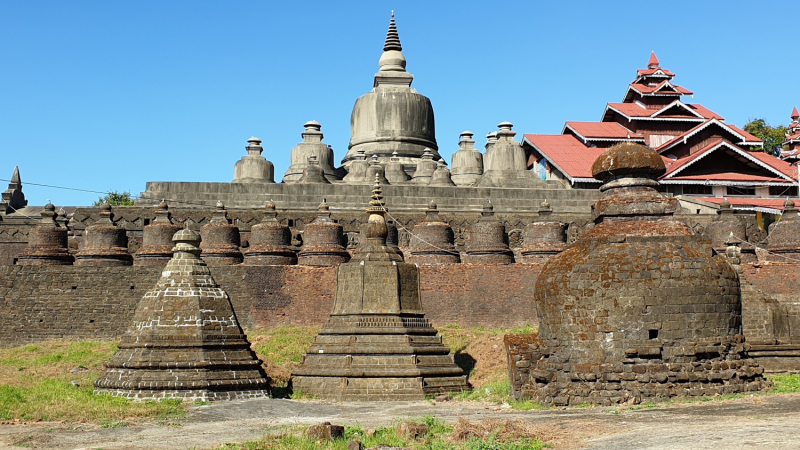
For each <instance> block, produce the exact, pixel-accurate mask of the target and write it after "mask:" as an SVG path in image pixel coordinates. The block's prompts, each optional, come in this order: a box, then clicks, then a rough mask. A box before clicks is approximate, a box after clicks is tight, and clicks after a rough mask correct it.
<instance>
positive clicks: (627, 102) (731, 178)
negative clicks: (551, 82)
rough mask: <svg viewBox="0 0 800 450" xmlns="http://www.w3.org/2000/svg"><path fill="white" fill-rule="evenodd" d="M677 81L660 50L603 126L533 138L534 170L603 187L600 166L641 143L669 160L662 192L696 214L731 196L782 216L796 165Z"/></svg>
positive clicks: (569, 127)
mask: <svg viewBox="0 0 800 450" xmlns="http://www.w3.org/2000/svg"><path fill="white" fill-rule="evenodd" d="M674 77H675V74H674V73H673V72H671V71H669V70H668V69H664V68H662V67H661V64H660V63H659V61H658V58H657V57H656V55H655V52H654V53H653V54H652V55H651V56H650V60H649V61H648V64H647V68H646V69H639V70H637V71H636V78H635V79H634V80H633V81H632V82H631V83H630V84H629V85H628V89H627V91H626V92H625V96H624V97H623V100H622V102H620V103H608V104H607V105H606V108H605V110H604V111H603V116H602V119H601V121H600V122H567V123H566V124H565V125H564V128H563V130H562V132H561V134H558V135H544V134H525V135H524V138H523V141H522V145H523V147H524V148H525V151H526V154H527V156H528V167H529V168H530V169H531V170H534V171H536V172H537V173H538V174H539V176H540V177H541V178H542V179H548V180H550V179H555V180H562V181H565V182H568V183H569V184H570V185H571V186H572V187H574V188H579V189H580V188H584V189H596V188H598V187H599V183H600V182H599V181H597V180H595V179H594V178H593V177H592V175H591V165H592V162H593V161H594V160H595V159H596V158H597V157H598V156H600V154H602V153H603V151H604V150H605V149H606V148H608V147H610V146H612V145H614V144H617V143H619V142H636V143H640V144H645V145H647V146H649V147H650V148H652V149H653V150H655V151H656V152H658V153H659V154H660V155H661V157H662V158H663V160H664V163H665V165H666V167H667V172H666V173H665V174H664V175H663V176H661V177H660V179H659V182H660V183H661V184H662V189H663V190H664V191H665V192H666V193H669V194H672V195H674V196H676V197H678V198H679V199H680V200H681V205H682V206H683V207H684V209H686V210H687V211H688V212H691V213H698V214H701V213H710V212H712V211H714V210H716V209H717V208H718V205H719V204H720V203H721V202H722V201H723V199H724V198H727V199H728V201H729V202H730V203H731V204H732V205H733V207H734V208H736V209H742V210H751V211H757V212H766V213H772V214H779V213H780V211H781V210H782V209H783V202H784V201H785V199H786V198H787V197H788V196H791V197H793V198H796V197H797V195H798V194H797V184H798V182H797V167H796V165H793V164H792V162H791V161H790V160H788V159H786V160H784V159H780V158H776V157H774V156H772V155H769V154H767V153H765V152H764V151H763V150H762V147H763V142H762V141H761V140H760V139H759V138H757V137H755V136H753V135H752V134H750V133H748V132H746V131H744V130H742V129H741V128H739V127H737V126H736V125H733V124H729V123H726V122H725V119H724V118H723V117H722V116H721V115H719V114H717V113H715V112H714V111H711V110H710V109H708V108H706V107H704V106H703V105H700V104H697V103H686V102H684V101H683V100H682V99H683V98H684V96H690V95H692V94H693V93H692V91H690V90H688V89H686V88H684V87H682V86H679V85H677V84H675V83H674V82H673V78H674ZM796 116H797V110H796V109H795V111H794V115H793V119H794V120H795V121H794V122H793V124H794V128H792V129H793V130H794V133H795V135H793V136H789V137H787V143H793V145H794V147H793V148H794V149H800V125H798V124H797V117H796ZM797 153H800V152H797ZM796 158H800V155H798V156H796Z"/></svg>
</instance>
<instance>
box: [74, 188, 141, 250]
mask: <svg viewBox="0 0 800 450" xmlns="http://www.w3.org/2000/svg"><path fill="white" fill-rule="evenodd" d="M131 264H133V257H132V256H131V254H130V253H128V235H127V234H126V232H125V229H124V228H121V227H118V226H117V224H115V223H114V211H112V209H111V205H110V204H109V203H108V202H105V203H103V206H102V210H101V212H100V220H98V221H97V223H95V224H94V225H89V226H88V227H86V230H85V231H84V243H83V247H82V248H81V250H80V251H79V252H78V253H77V254H76V255H75V265H76V266H130V265H131Z"/></svg>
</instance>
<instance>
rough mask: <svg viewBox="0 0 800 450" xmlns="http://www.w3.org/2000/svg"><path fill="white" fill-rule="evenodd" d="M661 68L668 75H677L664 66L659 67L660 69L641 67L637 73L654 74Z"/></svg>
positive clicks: (641, 74) (642, 74)
mask: <svg viewBox="0 0 800 450" xmlns="http://www.w3.org/2000/svg"><path fill="white" fill-rule="evenodd" d="M659 70H660V71H662V72H664V74H666V75H667V76H670V77H674V76H675V74H674V73H672V72H670V71H669V70H667V69H662V68H658V69H639V70H637V71H636V73H637V74H638V75H639V76H644V75H652V74H654V73H656V71H659Z"/></svg>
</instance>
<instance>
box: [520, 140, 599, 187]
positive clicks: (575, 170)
mask: <svg viewBox="0 0 800 450" xmlns="http://www.w3.org/2000/svg"><path fill="white" fill-rule="evenodd" d="M524 139H525V140H526V141H528V142H529V143H530V144H532V145H533V146H534V147H536V148H537V149H538V150H539V151H540V152H542V153H543V154H544V156H545V157H546V158H547V160H548V161H549V162H551V163H552V164H553V165H555V166H556V168H558V169H559V170H561V171H562V172H564V175H567V176H568V177H570V178H594V177H593V176H592V164H594V161H595V160H596V159H597V158H598V157H599V156H600V155H602V154H603V152H604V151H606V149H604V148H594V147H587V146H585V145H583V143H581V141H579V140H578V139H577V138H576V137H575V136H573V135H571V134H526V135H525V136H524Z"/></svg>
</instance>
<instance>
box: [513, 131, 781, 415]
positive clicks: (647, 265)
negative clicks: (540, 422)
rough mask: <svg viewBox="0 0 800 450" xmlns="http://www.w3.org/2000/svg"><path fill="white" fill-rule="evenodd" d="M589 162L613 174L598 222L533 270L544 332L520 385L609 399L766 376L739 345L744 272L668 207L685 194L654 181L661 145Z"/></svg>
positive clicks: (564, 399) (559, 396) (549, 394)
mask: <svg viewBox="0 0 800 450" xmlns="http://www.w3.org/2000/svg"><path fill="white" fill-rule="evenodd" d="M592 172H593V174H594V175H595V177H596V178H598V179H601V180H602V181H604V182H605V184H604V185H603V186H602V187H601V188H600V190H601V192H602V193H603V196H602V198H601V199H600V200H599V201H598V202H597V204H596V205H595V206H594V215H595V223H596V226H595V227H594V228H593V229H592V230H591V231H590V232H589V233H587V234H586V235H585V236H584V237H583V238H582V239H580V240H579V241H578V242H576V243H575V244H573V245H571V246H570V247H569V248H567V249H566V250H565V251H564V252H562V253H560V254H559V255H556V256H554V257H552V258H551V259H550V260H549V261H548V263H547V264H546V265H545V266H544V268H543V269H542V272H541V274H540V275H539V277H538V279H537V283H536V300H537V309H538V313H539V318H540V329H539V332H540V340H539V341H538V342H536V343H534V344H532V346H533V347H535V349H534V350H533V352H534V353H536V355H533V356H532V357H531V362H532V364H533V366H531V370H530V374H531V376H530V380H529V381H528V383H527V386H523V391H525V392H526V393H527V394H529V395H530V396H533V397H536V398H538V399H539V400H540V401H544V402H546V403H556V404H580V403H584V402H591V403H596V404H610V403H618V402H623V401H629V400H634V401H640V400H641V399H643V398H656V397H658V398H663V397H671V396H677V395H685V396H691V395H714V394H716V393H727V392H739V391H743V390H748V389H753V390H754V389H759V388H760V387H762V386H763V384H764V383H765V381H764V380H763V378H761V377H760V373H761V371H760V368H758V367H755V366H756V363H755V362H753V361H750V360H742V359H741V357H740V352H741V351H742V350H743V338H742V336H741V301H740V293H739V280H738V277H737V274H736V272H735V271H734V269H733V267H732V266H731V265H730V264H729V263H728V262H727V261H726V260H724V259H722V258H721V257H715V256H713V254H712V250H711V245H710V241H708V240H705V239H701V238H699V237H697V236H694V235H693V233H692V231H691V230H690V229H689V228H688V227H687V226H686V225H684V224H683V223H681V222H678V221H676V220H673V219H672V217H671V216H672V214H673V213H674V212H675V211H676V210H677V209H678V201H677V200H676V199H674V198H666V197H664V196H662V195H661V194H659V193H658V191H656V189H655V187H657V186H658V182H657V181H656V177H657V176H658V175H660V174H662V173H664V163H663V161H662V160H661V157H660V156H658V155H657V154H656V153H655V152H653V151H652V150H650V149H649V148H647V147H643V146H641V145H636V144H628V143H626V144H620V145H616V146H614V147H612V148H610V149H609V150H608V151H606V152H605V153H604V154H603V155H601V156H600V157H599V158H598V159H597V161H596V162H595V163H594V166H593V168H592ZM723 364H724V369H723V368H722V367H723Z"/></svg>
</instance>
